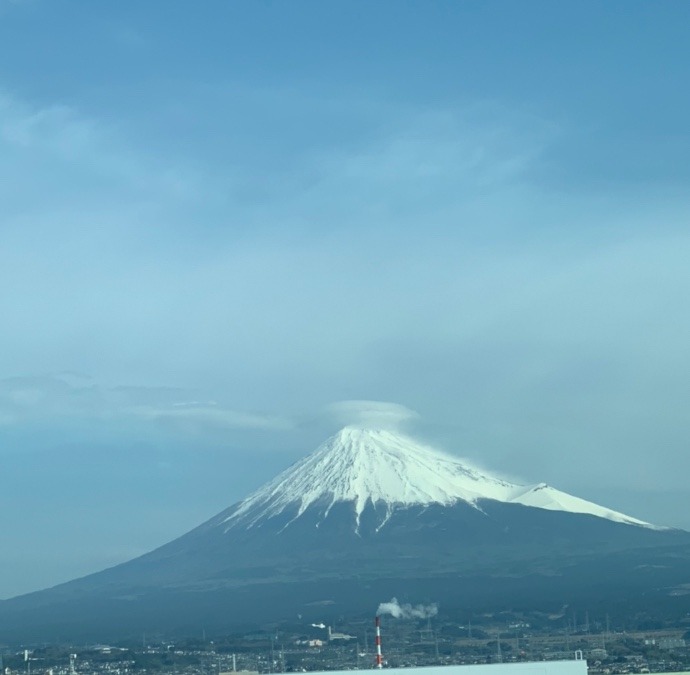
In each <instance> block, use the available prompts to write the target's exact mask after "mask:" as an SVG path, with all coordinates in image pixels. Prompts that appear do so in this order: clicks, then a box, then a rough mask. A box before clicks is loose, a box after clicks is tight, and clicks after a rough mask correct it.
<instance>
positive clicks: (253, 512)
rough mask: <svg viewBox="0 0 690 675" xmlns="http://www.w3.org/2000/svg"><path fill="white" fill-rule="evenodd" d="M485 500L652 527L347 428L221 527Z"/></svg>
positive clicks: (401, 439)
mask: <svg viewBox="0 0 690 675" xmlns="http://www.w3.org/2000/svg"><path fill="white" fill-rule="evenodd" d="M487 499H489V500H495V501H499V502H503V503H512V504H521V505H523V506H530V507H535V508H539V509H547V510H553V511H564V512H568V513H580V514H588V515H592V516H597V517H599V518H605V519H607V520H611V521H614V522H618V523H625V524H629V525H637V526H641V527H648V528H655V526H653V525H651V524H649V523H646V522H644V521H641V520H638V519H636V518H632V517H630V516H627V515H625V514H622V513H618V512H617V511H612V510H611V509H607V508H605V507H602V506H599V505H597V504H594V503H592V502H588V501H585V500H584V499H580V498H578V497H574V496H572V495H569V494H567V493H565V492H561V491H559V490H556V489H554V488H552V487H549V486H548V485H545V484H543V483H541V484H538V485H533V486H522V485H515V484H513V483H509V482H507V481H505V480H502V479H501V478H498V477H495V476H491V475H489V474H487V473H485V472H482V471H480V470H478V469H476V468H474V467H471V466H470V465H468V464H467V463H464V462H462V461H461V460H459V459H457V458H455V457H452V456H450V455H447V454H445V453H442V452H439V451H438V450H435V449H433V448H431V447H428V446H425V445H422V444H419V443H417V442H416V441H414V440H412V439H410V438H408V437H405V436H402V435H399V434H394V433H391V432H389V431H381V430H371V429H361V428H355V427H346V428H344V429H342V430H341V431H339V432H338V433H337V434H335V435H334V436H332V437H331V438H329V439H328V440H327V441H326V442H325V443H323V444H322V445H321V446H320V447H319V448H317V450H316V451H315V452H313V453H312V454H310V455H308V456H307V457H305V458H303V459H302V460H300V461H298V462H297V463H296V464H294V465H293V466H291V467H290V468H288V469H287V470H286V471H284V472H283V473H281V474H280V475H278V476H277V477H276V478H275V479H273V480H272V481H270V482H268V483H267V484H266V485H264V486H263V487H261V488H259V489H258V490H257V491H256V492H254V493H253V494H251V495H250V496H249V497H247V498H246V499H245V500H244V501H242V502H240V503H239V504H238V505H237V507H236V508H235V509H233V510H232V512H231V513H230V514H229V515H227V516H226V517H225V518H224V519H223V520H222V524H223V525H224V527H225V528H226V529H228V528H232V527H238V526H239V527H247V528H251V527H253V526H255V525H257V524H259V523H261V522H263V521H265V520H267V519H270V518H274V517H276V516H278V515H279V514H281V513H283V512H285V511H293V512H294V516H293V520H295V519H297V518H299V517H300V516H302V515H303V514H304V513H305V512H306V511H307V510H308V509H310V508H312V507H315V506H319V507H320V508H321V509H322V511H323V518H325V517H327V516H328V514H329V512H330V510H331V509H332V508H333V507H334V506H335V505H336V504H339V503H343V502H350V503H352V504H353V508H354V517H355V527H356V528H358V527H359V522H360V518H361V515H362V513H363V512H364V510H365V508H366V507H367V505H368V504H372V505H380V504H384V505H385V510H386V516H385V518H384V520H383V522H382V524H381V525H380V527H381V526H382V525H383V524H385V521H386V520H387V518H388V517H390V515H391V513H393V512H394V511H395V510H397V509H400V508H404V507H409V506H413V505H421V506H427V505H431V504H440V505H443V506H451V505H454V504H457V503H459V502H464V503H466V504H469V505H471V506H473V507H474V508H477V509H480V510H481V502H482V500H487ZM288 524H289V523H288Z"/></svg>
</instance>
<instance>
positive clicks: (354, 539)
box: [0, 427, 690, 639]
mask: <svg viewBox="0 0 690 675" xmlns="http://www.w3.org/2000/svg"><path fill="white" fill-rule="evenodd" d="M689 560H690V534H688V533H687V532H684V531H680V530H674V529H670V528H665V527H661V526H658V525H652V524H650V523H646V522H644V521H642V520H639V519H637V518H634V517H632V516H628V515H625V514H623V513H619V512H617V511H614V510H611V509H608V508H606V507H604V506H599V505H597V504H594V503H592V502H588V501H586V500H583V499H580V498H578V497H575V496H573V495H569V494H567V493H565V492H561V491H559V490H557V489H555V488H553V487H550V486H548V485H545V484H544V483H539V484H536V485H517V484H514V483H512V482H509V481H506V480H503V479H502V478H499V477H496V476H492V475H490V474H489V473H487V472H484V471H481V470H479V469H478V468H476V467H473V466H471V465H470V464H468V463H465V462H463V461H461V460H459V459H458V458H456V457H454V456H451V455H447V454H444V453H442V452H439V451H437V450H435V449H433V448H430V447H428V446H425V445H422V444H420V443H417V442H416V441H414V440H412V439H410V438H408V437H406V436H402V435H400V434H396V433H392V432H389V431H382V430H371V429H362V428H355V427H346V428H345V429H342V430H341V431H340V432H338V433H337V434H336V435H335V436H333V437H331V438H330V439H328V440H327V441H326V442H325V443H323V444H322V445H321V446H320V447H319V448H317V449H316V451H314V452H313V453H312V454H310V455H308V456H306V457H304V458H303V459H301V460H300V461H298V462H296V463H295V464H294V465H293V466H291V467H289V468H288V469H286V470H285V471H283V472H282V473H281V474H279V475H278V476H277V477H276V478H274V479H273V480H271V481H269V482H268V483H267V484H265V485H264V486H263V487H261V488H259V489H258V490H257V491H255V492H254V493H252V494H251V495H249V496H248V497H247V498H246V499H244V500H242V501H241V502H239V503H237V504H234V505H233V506H231V507H229V508H228V509H226V510H225V511H223V512H221V513H220V514H218V515H217V516H215V517H214V518H212V519H211V520H209V521H207V522H206V523H204V524H202V525H200V526H199V527H197V528H196V529H194V530H192V531H191V532H188V533H187V534H185V535H183V536H181V537H179V538H178V539H176V540H174V541H172V542H170V543H169V544H166V545H164V546H162V547H160V548H158V549H156V550H154V551H152V552H150V553H147V554H146V555H143V556H141V557H139V558H136V559H134V560H131V561H129V562H127V563H123V564H121V565H118V566H116V567H113V568H110V569H107V570H104V571H102V572H98V573H96V574H92V575H90V576H87V577H84V578H81V579H77V580H74V581H71V582H68V583H66V584H62V585H60V586H56V587H54V588H50V589H47V590H44V591H39V592H36V593H32V594H28V595H24V596H20V597H17V598H13V599H11V600H6V601H3V602H0V631H3V632H4V633H5V634H6V635H10V636H11V635H16V636H18V637H21V639H28V638H33V639H45V636H46V635H54V634H55V631H56V630H57V631H59V632H60V635H62V636H66V635H70V636H73V637H75V638H76V637H84V636H88V637H93V638H100V639H103V638H109V637H112V636H113V635H121V634H126V633H129V634H132V633H137V632H140V631H142V630H144V631H147V632H151V631H153V630H158V631H161V632H177V633H184V632H190V631H196V630H197V629H198V626H200V625H202V624H203V625H204V626H205V627H206V628H207V629H209V630H213V629H216V630H223V629H227V628H231V627H233V626H235V627H236V626H239V625H248V624H257V623H262V622H268V621H276V620H282V619H287V618H290V617H292V618H294V617H296V616H298V615H299V616H301V617H305V618H308V617H312V618H314V619H318V618H319V617H321V618H323V616H324V613H326V612H331V613H334V612H335V613H337V614H338V615H343V614H352V613H355V614H356V613H370V612H371V611H373V609H372V608H375V607H376V605H377V604H378V602H380V601H381V600H383V599H385V598H387V597H391V596H393V595H397V596H398V597H400V596H405V595H407V596H408V597H410V598H411V599H415V598H417V599H420V600H430V601H438V600H441V601H442V607H445V608H446V609H448V610H449V611H451V610H453V609H456V610H458V609H459V608H465V609H467V608H468V607H472V608H475V609H477V610H478V609H491V608H493V609H496V608H501V607H503V608H505V607H507V606H510V607H522V608H530V607H531V608H541V609H544V610H545V609H549V610H550V609H552V608H554V607H560V606H562V605H563V603H564V602H575V603H577V602H588V603H590V604H589V605H588V606H590V607H593V606H594V605H593V603H599V604H601V603H604V604H606V611H608V612H614V611H615V608H616V606H619V605H620V606H622V605H621V603H622V604H623V605H625V606H626V607H629V606H630V605H631V603H632V604H634V603H635V602H640V603H649V602H650V598H657V599H658V601H659V602H662V603H667V602H671V603H673V602H675V601H674V600H672V598H675V597H676V596H675V595H674V592H675V589H678V588H683V587H684V586H683V585H684V584H689V582H690V565H688V561H689ZM678 597H680V596H678ZM616 603H618V605H617V604H616ZM319 620H320V619H319Z"/></svg>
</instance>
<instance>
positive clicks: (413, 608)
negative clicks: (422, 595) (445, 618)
mask: <svg viewBox="0 0 690 675" xmlns="http://www.w3.org/2000/svg"><path fill="white" fill-rule="evenodd" d="M376 613H377V614H378V615H379V616H381V615H382V614H390V615H391V616H392V617H394V618H396V619H430V618H431V617H432V616H436V615H437V614H438V605H437V604H436V603H433V604H431V605H410V604H409V603H405V604H404V605H401V604H400V603H399V602H398V599H397V598H393V599H392V600H391V601H390V602H382V603H381V604H380V605H379V608H378V610H377V612H376Z"/></svg>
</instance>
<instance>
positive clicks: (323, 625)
mask: <svg viewBox="0 0 690 675" xmlns="http://www.w3.org/2000/svg"><path fill="white" fill-rule="evenodd" d="M312 626H313V627H314V628H325V627H326V624H325V623H313V624H312Z"/></svg>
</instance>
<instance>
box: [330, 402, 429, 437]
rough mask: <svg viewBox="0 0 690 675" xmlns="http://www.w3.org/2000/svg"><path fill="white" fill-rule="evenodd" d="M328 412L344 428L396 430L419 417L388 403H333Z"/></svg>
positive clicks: (406, 409)
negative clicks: (358, 427)
mask: <svg viewBox="0 0 690 675" xmlns="http://www.w3.org/2000/svg"><path fill="white" fill-rule="evenodd" d="M326 410H327V413H328V414H329V415H331V416H332V417H333V418H334V419H335V420H336V421H337V422H338V423H339V424H342V425H344V426H360V427H371V428H374V429H393V430H396V429H399V428H400V427H401V426H403V425H404V424H406V423H408V422H411V421H413V420H415V419H417V418H418V417H419V415H418V414H417V413H416V412H415V411H414V410H410V409H409V408H407V407H405V406H404V405H401V404H399V403H390V402H388V401H339V402H337V403H331V404H330V405H329V406H328V407H327V408H326Z"/></svg>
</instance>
